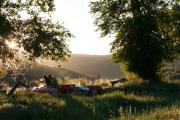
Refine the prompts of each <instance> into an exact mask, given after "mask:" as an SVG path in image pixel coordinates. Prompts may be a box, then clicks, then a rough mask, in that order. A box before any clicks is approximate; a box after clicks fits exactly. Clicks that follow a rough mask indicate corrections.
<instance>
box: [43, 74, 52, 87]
mask: <svg viewBox="0 0 180 120" xmlns="http://www.w3.org/2000/svg"><path fill="white" fill-rule="evenodd" d="M43 78H44V81H45V83H46V86H47V87H50V85H51V80H50V78H49V77H48V76H47V75H44V76H43Z"/></svg>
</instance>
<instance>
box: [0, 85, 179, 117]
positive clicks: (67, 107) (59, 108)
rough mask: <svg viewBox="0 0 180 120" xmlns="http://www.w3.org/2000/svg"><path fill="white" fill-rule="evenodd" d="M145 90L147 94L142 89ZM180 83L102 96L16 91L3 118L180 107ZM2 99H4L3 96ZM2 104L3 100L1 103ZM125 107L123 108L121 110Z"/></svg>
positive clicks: (116, 90) (0, 112)
mask: <svg viewBox="0 0 180 120" xmlns="http://www.w3.org/2000/svg"><path fill="white" fill-rule="evenodd" d="M142 91H143V92H144V91H145V93H144V95H142V94H141V92H142ZM179 92H180V84H167V83H157V84H142V85H126V86H124V87H123V88H118V87H117V88H106V89H104V93H103V94H102V95H98V96H94V97H87V96H84V95H74V94H60V95H58V96H52V95H41V94H35V93H31V92H29V93H25V94H24V93H23V94H22V95H21V94H17V95H15V96H14V97H10V98H5V97H2V98H3V99H5V100H6V101H5V102H4V103H3V104H4V107H2V106H1V108H0V116H1V118H0V119H1V120H3V119H4V120H12V119H13V120H16V119H17V120H22V119H23V120H28V119H31V120H32V119H38V120H41V119H43V120H51V119H52V120H108V119H110V118H111V117H119V116H121V112H125V113H127V112H132V113H139V114H141V113H145V112H149V111H153V110H154V109H156V108H160V107H170V106H172V104H176V105H178V106H180V102H178V101H180V94H179ZM0 99H1V98H0ZM0 103H1V102H0ZM121 108H123V110H120V109H121Z"/></svg>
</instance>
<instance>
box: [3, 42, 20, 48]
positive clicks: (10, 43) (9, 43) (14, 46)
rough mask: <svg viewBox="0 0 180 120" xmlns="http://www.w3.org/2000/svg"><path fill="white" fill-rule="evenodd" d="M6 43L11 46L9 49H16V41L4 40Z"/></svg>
mask: <svg viewBox="0 0 180 120" xmlns="http://www.w3.org/2000/svg"><path fill="white" fill-rule="evenodd" d="M6 44H7V45H8V47H9V48H11V49H16V48H17V45H18V44H17V43H16V42H14V41H11V42H9V41H6Z"/></svg>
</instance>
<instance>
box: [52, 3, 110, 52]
mask: <svg viewBox="0 0 180 120" xmlns="http://www.w3.org/2000/svg"><path fill="white" fill-rule="evenodd" d="M89 2H90V0H55V5H56V12H55V14H54V15H53V18H54V19H56V20H58V21H60V23H64V26H65V27H67V28H68V29H69V30H70V31H71V33H73V35H74V36H75V38H72V39H71V40H70V43H69V45H70V49H71V51H72V53H82V54H98V55H105V54H109V53H110V52H109V51H110V46H109V44H110V43H111V39H110V38H100V34H99V32H95V30H96V29H97V27H96V26H95V25H94V24H93V21H94V18H93V17H92V15H91V14H90V13H89V9H90V8H89V7H88V5H89Z"/></svg>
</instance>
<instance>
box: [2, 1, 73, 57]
mask: <svg viewBox="0 0 180 120" xmlns="http://www.w3.org/2000/svg"><path fill="white" fill-rule="evenodd" d="M54 10H55V6H54V0H0V59H3V60H6V59H9V58H14V50H12V49H11V48H10V47H8V44H7V43H9V44H10V43H11V42H14V43H16V44H17V47H19V48H23V49H24V51H25V52H26V53H27V54H28V56H29V58H37V57H45V58H50V59H53V60H65V59H66V57H67V56H69V53H70V50H69V49H68V45H67V43H66V42H67V40H68V39H69V38H70V37H72V34H71V33H70V32H69V30H67V29H66V28H65V27H63V26H62V25H61V24H59V23H58V22H53V21H52V18H51V14H52V12H53V11H54Z"/></svg>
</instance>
